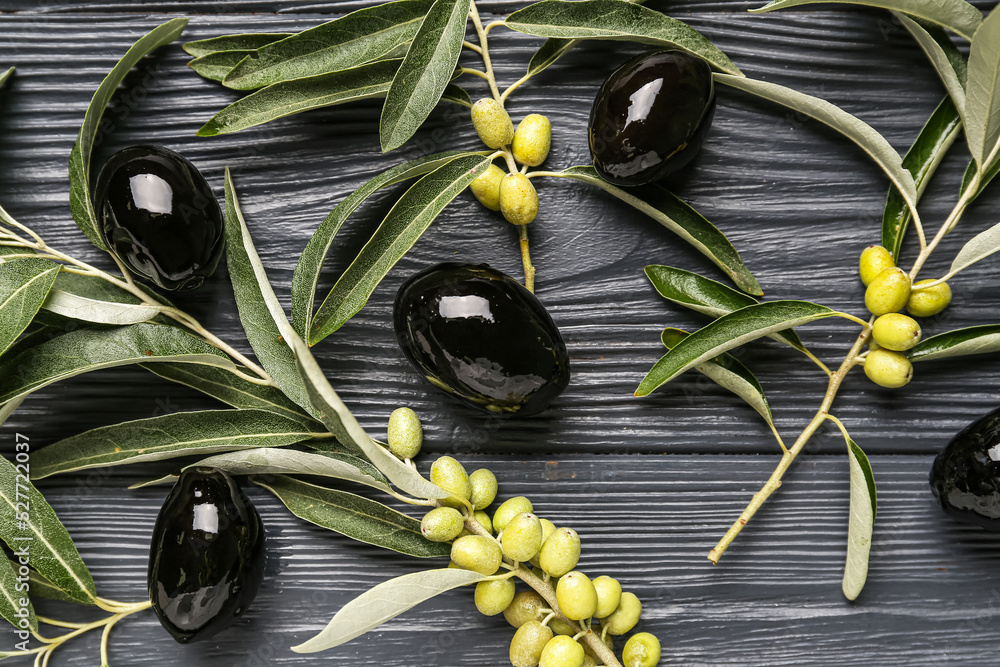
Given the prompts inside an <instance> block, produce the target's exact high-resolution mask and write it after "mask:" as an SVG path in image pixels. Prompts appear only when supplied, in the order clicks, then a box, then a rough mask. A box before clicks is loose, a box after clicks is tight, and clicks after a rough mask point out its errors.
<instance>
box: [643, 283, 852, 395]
mask: <svg viewBox="0 0 1000 667" xmlns="http://www.w3.org/2000/svg"><path fill="white" fill-rule="evenodd" d="M834 315H836V312H835V311H833V310H831V309H829V308H827V307H826V306H820V305H819V304H815V303H810V302H808V301H768V302H767V303H758V304H754V305H752V306H747V307H745V308H741V309H740V310H737V311H734V312H732V313H730V314H728V315H723V316H722V317H720V318H719V319H717V320H715V321H714V322H712V323H711V324H709V325H708V326H705V327H703V328H701V329H699V330H698V331H696V332H694V333H693V334H691V335H690V336H688V337H687V338H685V339H684V340H683V341H681V342H680V343H678V344H677V346H676V347H675V348H674V349H672V350H670V351H669V352H667V353H666V354H665V355H664V356H663V357H662V358H661V359H660V360H659V361H657V362H656V364H654V365H653V368H652V369H650V371H649V373H647V374H646V377H645V378H643V380H642V382H641V383H640V384H639V388H638V389H636V391H635V395H636V396H646V395H648V394H649V393H650V392H652V391H653V390H654V389H656V388H657V387H660V386H661V385H664V384H666V383H667V382H670V380H672V379H674V378H675V377H677V376H678V375H680V374H681V373H683V372H684V371H686V370H688V369H689V368H693V367H694V366H697V365H698V364H702V363H704V362H706V361H708V360H709V359H712V358H713V357H716V356H718V355H720V354H721V353H723V352H728V351H729V350H732V349H734V348H737V347H739V346H740V345H743V344H744V343H749V342H750V341H752V340H756V339H758V338H762V337H764V336H766V335H768V334H771V333H774V332H776V331H781V330H784V329H790V328H792V327H797V326H799V325H802V324H807V323H809V322H814V321H816V320H820V319H823V318H825V317H832V316H834Z"/></svg>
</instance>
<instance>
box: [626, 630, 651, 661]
mask: <svg viewBox="0 0 1000 667" xmlns="http://www.w3.org/2000/svg"><path fill="white" fill-rule="evenodd" d="M658 664H660V640H659V639H657V638H656V637H655V636H654V635H651V634H649V633H648V632H637V633H635V634H634V635H632V636H631V637H629V639H628V641H627V642H625V649H624V650H623V651H622V667H656V665H658Z"/></svg>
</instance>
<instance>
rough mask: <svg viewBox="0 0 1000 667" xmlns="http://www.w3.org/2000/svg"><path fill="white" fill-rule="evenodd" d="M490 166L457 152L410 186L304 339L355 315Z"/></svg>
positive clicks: (314, 340) (316, 336)
mask: <svg viewBox="0 0 1000 667" xmlns="http://www.w3.org/2000/svg"><path fill="white" fill-rule="evenodd" d="M489 165H490V161H489V159H488V157H487V156H483V155H478V154H471V155H462V156H459V157H456V158H455V159H453V160H451V161H449V162H446V163H445V164H443V165H441V166H440V167H438V168H436V169H435V170H434V171H432V172H430V173H429V174H427V175H426V176H424V177H423V178H421V179H420V180H419V181H417V182H416V183H414V184H413V185H412V186H410V188H409V189H408V190H407V191H406V192H405V193H403V196H402V197H400V198H399V201H397V202H396V203H395V204H394V205H393V207H392V209H391V210H390V211H389V213H388V214H387V215H386V216H385V219H384V220H383V221H382V224H381V225H379V227H378V229H376V230H375V233H374V234H372V237H371V239H369V240H368V243H366V244H365V246H364V247H363V248H362V249H361V252H359V253H358V256H357V257H356V258H355V259H354V261H353V262H351V265H350V266H348V267H347V270H346V271H344V273H343V275H341V276H340V278H339V279H338V280H337V282H336V284H334V286H333V289H332V290H330V293H329V294H328V295H327V297H326V299H324V301H323V303H322V304H321V305H320V307H319V309H318V310H317V311H316V315H315V317H314V318H313V323H312V328H311V329H310V331H309V342H310V343H312V344H315V343H318V342H319V341H321V340H323V339H324V338H326V337H327V336H329V335H330V334H331V333H333V332H334V331H336V330H337V329H339V328H340V327H342V326H343V325H344V323H345V322H347V321H348V320H349V319H351V318H352V317H354V315H355V313H357V312H358V311H359V310H361V309H362V308H363V307H364V305H365V304H366V303H367V302H368V298H369V297H370V296H371V294H372V292H374V291H375V288H376V287H377V286H378V284H379V283H380V282H381V281H382V278H384V277H385V275H386V274H387V273H389V270H390V269H391V268H392V267H393V266H395V265H396V262H398V261H399V260H400V259H401V258H402V257H403V255H405V254H406V252H407V251H408V250H409V249H410V248H412V247H413V245H414V244H415V243H416V242H417V240H418V239H419V238H420V237H421V235H423V233H424V232H425V231H427V228H428V227H430V225H431V223H432V222H434V219H435V218H437V216H438V214H440V213H441V211H442V210H444V208H445V206H447V205H448V204H450V203H451V201H452V200H453V199H455V197H457V196H458V195H459V194H460V193H461V192H462V191H463V190H465V189H466V188H467V187H468V186H469V184H470V183H472V181H474V180H476V178H477V177H478V176H479V175H480V174H481V173H483V172H484V171H485V170H486V169H487V168H488V167H489Z"/></svg>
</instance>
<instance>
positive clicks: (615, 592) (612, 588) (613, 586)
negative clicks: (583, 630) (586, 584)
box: [593, 575, 622, 618]
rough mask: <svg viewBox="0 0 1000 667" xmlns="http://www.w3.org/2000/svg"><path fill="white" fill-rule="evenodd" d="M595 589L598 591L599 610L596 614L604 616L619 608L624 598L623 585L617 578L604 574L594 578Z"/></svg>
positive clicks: (600, 616) (598, 616) (599, 616)
mask: <svg viewBox="0 0 1000 667" xmlns="http://www.w3.org/2000/svg"><path fill="white" fill-rule="evenodd" d="M593 583H594V589H595V590H596V591H597V611H596V612H594V616H596V617H597V618H604V617H605V616H610V615H611V614H613V613H614V612H615V609H618V603H619V602H621V599H622V585H621V584H620V583H618V580H617V579H612V578H611V577H609V576H607V575H604V576H600V577H597V578H596V579H594V582H593Z"/></svg>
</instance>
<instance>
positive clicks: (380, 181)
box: [292, 151, 468, 338]
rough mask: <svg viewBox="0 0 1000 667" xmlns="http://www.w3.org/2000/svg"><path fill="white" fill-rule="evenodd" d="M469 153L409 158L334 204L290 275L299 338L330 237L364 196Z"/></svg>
mask: <svg viewBox="0 0 1000 667" xmlns="http://www.w3.org/2000/svg"><path fill="white" fill-rule="evenodd" d="M462 155H468V153H464V152H460V151H451V152H447V153H436V154H434V155H427V156H425V157H422V158H417V159H416V160H410V161H408V162H404V163H402V164H399V165H396V166H395V167H393V168H391V169H389V170H387V171H384V172H382V173H381V174H379V175H378V176H376V177H375V178H373V179H371V180H370V181H368V182H367V183H365V184H364V185H362V186H361V187H360V188H358V189H357V190H355V191H354V192H352V193H351V194H349V195H348V196H347V197H345V198H344V200H343V201H342V202H340V203H339V204H337V207H336V208H334V209H333V210H332V211H331V212H330V215H328V216H327V217H326V219H325V220H324V221H323V222H322V223H321V224H320V226H319V228H318V229H317V230H316V232H315V233H313V235H312V238H310V239H309V243H308V245H306V249H305V250H304V251H303V252H302V255H301V257H299V262H298V264H297V265H296V266H295V275H294V276H293V277H292V322H294V324H295V330H296V331H297V332H298V333H299V335H300V336H302V338H308V336H309V329H310V327H311V324H312V314H313V303H314V301H315V300H316V285H317V283H318V282H319V277H320V273H321V272H322V270H323V262H325V261H326V256H327V254H328V253H329V252H330V247H331V246H332V245H333V239H334V238H335V237H336V236H337V232H339V231H340V228H341V227H342V226H343V224H344V222H345V221H346V220H347V218H349V217H350V215H351V214H352V213H353V212H354V211H355V210H356V209H357V208H358V206H360V205H361V204H362V203H363V202H364V201H365V200H366V199H368V198H369V197H371V196H372V195H373V194H374V193H376V192H377V191H379V190H381V189H382V188H386V187H389V186H390V185H395V184H396V183H400V182H402V181H405V180H408V179H410V178H415V177H417V176H423V175H424V174H426V173H428V172H431V171H434V170H435V169H437V168H438V167H440V166H442V165H444V164H447V163H448V162H450V161H451V160H453V159H455V158H456V157H459V156H462Z"/></svg>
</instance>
